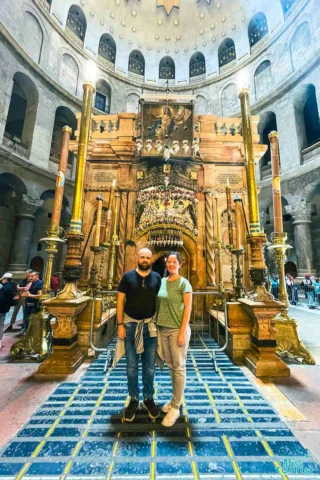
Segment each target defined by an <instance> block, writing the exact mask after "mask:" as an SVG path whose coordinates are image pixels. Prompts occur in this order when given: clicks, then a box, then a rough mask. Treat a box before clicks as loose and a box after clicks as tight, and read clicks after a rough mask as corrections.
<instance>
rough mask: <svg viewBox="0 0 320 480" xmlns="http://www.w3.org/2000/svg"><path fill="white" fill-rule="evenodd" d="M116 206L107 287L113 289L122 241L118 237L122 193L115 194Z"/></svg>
mask: <svg viewBox="0 0 320 480" xmlns="http://www.w3.org/2000/svg"><path fill="white" fill-rule="evenodd" d="M115 197H116V198H115V207H114V219H113V235H112V241H111V248H110V257H109V278H108V284H107V289H108V290H112V287H113V277H114V265H115V261H116V248H117V247H119V245H120V242H119V239H118V233H117V232H118V220H119V219H118V216H119V206H120V194H119V193H117V194H116V195H115Z"/></svg>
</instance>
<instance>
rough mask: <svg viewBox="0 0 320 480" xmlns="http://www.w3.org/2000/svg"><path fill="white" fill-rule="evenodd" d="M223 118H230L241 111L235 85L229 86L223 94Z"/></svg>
mask: <svg viewBox="0 0 320 480" xmlns="http://www.w3.org/2000/svg"><path fill="white" fill-rule="evenodd" d="M221 103H222V116H223V117H229V116H230V115H231V114H233V113H234V112H236V111H238V110H239V109H240V105H239V98H238V90H237V86H236V84H235V83H231V84H229V85H227V86H226V87H225V88H224V89H223V91H222V93H221Z"/></svg>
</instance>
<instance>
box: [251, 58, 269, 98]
mask: <svg viewBox="0 0 320 480" xmlns="http://www.w3.org/2000/svg"><path fill="white" fill-rule="evenodd" d="M271 81H272V72H271V62H270V61H269V60H265V61H264V62H262V63H260V65H259V67H258V68H257V70H256V71H255V73H254V86H255V90H256V99H257V100H259V98H261V97H263V96H264V95H265V94H266V93H268V92H269V90H270V88H271V87H272V83H271Z"/></svg>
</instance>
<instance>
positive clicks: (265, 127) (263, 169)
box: [258, 111, 277, 180]
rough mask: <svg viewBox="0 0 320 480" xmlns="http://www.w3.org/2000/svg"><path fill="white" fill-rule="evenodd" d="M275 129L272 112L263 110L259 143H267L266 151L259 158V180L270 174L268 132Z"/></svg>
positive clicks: (274, 116)
mask: <svg viewBox="0 0 320 480" xmlns="http://www.w3.org/2000/svg"><path fill="white" fill-rule="evenodd" d="M276 131H277V117H276V114H275V113H274V112H271V111H270V112H265V113H264V114H263V115H262V116H261V119H260V123H259V127H258V132H259V134H260V143H261V144H262V145H268V149H267V151H266V153H265V154H264V155H263V157H262V158H261V160H260V175H261V180H263V179H264V178H266V177H270V175H271V153H270V140H269V133H271V132H276Z"/></svg>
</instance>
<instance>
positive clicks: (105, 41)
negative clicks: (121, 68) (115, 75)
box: [99, 33, 117, 65]
mask: <svg viewBox="0 0 320 480" xmlns="http://www.w3.org/2000/svg"><path fill="white" fill-rule="evenodd" d="M116 53H117V47H116V43H115V41H114V40H113V38H112V36H111V35H109V34H108V33H104V34H103V35H102V36H101V38H100V43H99V55H100V57H102V58H103V59H104V60H107V61H108V62H110V63H111V64H112V65H114V64H115V63H116Z"/></svg>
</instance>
